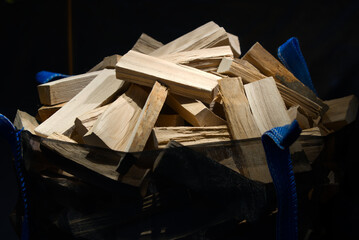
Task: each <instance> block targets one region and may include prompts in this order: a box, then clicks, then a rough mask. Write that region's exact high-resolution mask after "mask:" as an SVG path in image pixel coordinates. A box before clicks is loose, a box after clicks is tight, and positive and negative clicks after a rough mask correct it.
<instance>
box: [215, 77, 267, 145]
mask: <svg viewBox="0 0 359 240" xmlns="http://www.w3.org/2000/svg"><path fill="white" fill-rule="evenodd" d="M219 90H220V94H221V97H222V101H223V105H224V111H225V114H226V119H227V123H228V127H229V129H230V132H231V135H232V137H233V139H234V140H239V139H246V138H255V137H260V131H259V129H258V127H257V125H256V123H255V121H254V118H253V115H252V113H251V110H250V107H249V104H248V100H247V98H246V96H245V93H244V88H243V83H242V80H241V78H223V79H221V80H219Z"/></svg>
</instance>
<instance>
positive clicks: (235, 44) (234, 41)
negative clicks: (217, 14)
mask: <svg viewBox="0 0 359 240" xmlns="http://www.w3.org/2000/svg"><path fill="white" fill-rule="evenodd" d="M227 35H228V40H229V44H230V45H231V47H232V49H233V54H234V57H236V58H238V57H239V56H240V55H241V46H240V44H239V39H238V36H236V35H234V34H232V33H227Z"/></svg>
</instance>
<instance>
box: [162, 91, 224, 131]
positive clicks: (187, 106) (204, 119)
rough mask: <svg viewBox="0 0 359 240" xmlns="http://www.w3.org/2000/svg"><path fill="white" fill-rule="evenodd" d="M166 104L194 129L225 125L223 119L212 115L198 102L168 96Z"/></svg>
mask: <svg viewBox="0 0 359 240" xmlns="http://www.w3.org/2000/svg"><path fill="white" fill-rule="evenodd" d="M166 103H167V104H168V106H170V107H171V108H172V109H173V110H175V111H176V112H177V113H178V114H179V115H180V116H181V117H182V118H183V119H185V120H186V121H187V122H189V123H190V124H192V125H193V126H195V127H205V126H219V125H225V124H226V121H225V120H224V119H222V118H221V117H219V116H217V115H216V114H214V113H213V112H212V111H211V110H209V109H208V108H207V107H206V106H205V105H204V104H203V103H202V102H200V101H198V100H193V99H190V98H185V97H182V96H173V95H172V94H170V95H169V96H168V98H167V101H166Z"/></svg>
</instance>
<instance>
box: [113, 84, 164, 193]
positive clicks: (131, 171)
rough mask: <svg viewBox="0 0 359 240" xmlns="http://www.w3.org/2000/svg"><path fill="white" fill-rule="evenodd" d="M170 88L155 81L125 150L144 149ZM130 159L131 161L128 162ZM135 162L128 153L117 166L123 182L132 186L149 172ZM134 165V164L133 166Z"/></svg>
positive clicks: (141, 180) (139, 182)
mask: <svg viewBox="0 0 359 240" xmlns="http://www.w3.org/2000/svg"><path fill="white" fill-rule="evenodd" d="M167 94H168V88H167V87H166V86H164V85H161V84H160V83H159V82H155V84H154V85H153V88H152V90H151V92H150V94H149V96H148V98H147V100H146V103H145V104H144V106H143V109H142V111H141V114H140V116H139V117H138V120H137V122H135V125H134V127H133V128H132V132H131V135H130V136H129V138H128V141H127V145H126V148H125V152H140V151H143V149H144V148H145V145H146V143H147V140H148V138H149V137H150V135H151V131H152V129H153V127H154V126H155V123H156V121H157V118H158V115H159V114H160V111H161V109H162V107H163V104H164V103H165V101H166V97H167ZM128 160H129V162H130V163H129V162H128ZM132 164H133V159H132V158H131V157H128V155H126V156H125V157H123V158H121V159H120V162H119V164H118V166H117V171H118V172H119V173H120V178H121V180H122V182H123V183H127V184H130V185H132V186H136V187H137V186H140V185H141V184H142V182H143V180H144V178H145V176H146V175H147V173H148V170H146V169H141V168H139V167H137V166H135V165H132ZM131 165H132V166H131Z"/></svg>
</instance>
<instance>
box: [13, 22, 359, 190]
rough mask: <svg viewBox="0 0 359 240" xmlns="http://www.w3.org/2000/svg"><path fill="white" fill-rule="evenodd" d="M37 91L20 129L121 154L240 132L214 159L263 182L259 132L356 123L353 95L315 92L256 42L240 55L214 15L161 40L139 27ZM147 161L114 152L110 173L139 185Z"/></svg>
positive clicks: (314, 130) (316, 131)
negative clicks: (128, 40) (126, 46)
mask: <svg viewBox="0 0 359 240" xmlns="http://www.w3.org/2000/svg"><path fill="white" fill-rule="evenodd" d="M38 93H39V99H40V102H41V104H43V106H42V107H41V108H40V109H39V110H38V115H37V121H36V120H35V118H33V117H31V116H29V115H28V114H25V113H23V112H21V111H19V112H18V115H17V117H16V120H15V122H16V126H17V127H18V128H22V127H24V128H25V130H29V131H31V132H32V133H33V134H36V135H39V136H41V137H43V138H49V139H57V140H59V141H67V142H71V143H72V144H85V145H84V146H88V145H91V146H95V147H101V148H108V149H111V150H114V151H120V152H125V153H133V152H141V151H144V150H155V149H162V148H165V147H166V146H167V144H169V143H170V142H171V141H173V140H174V141H176V142H178V143H180V144H183V145H185V146H193V145H198V144H203V143H205V144H214V143H217V144H218V143H219V142H228V141H231V140H243V141H244V144H242V145H241V144H239V145H238V146H240V149H239V150H238V152H236V151H233V154H232V155H230V156H228V154H227V155H226V156H224V155H225V154H217V155H218V156H219V155H221V156H222V157H218V159H216V160H218V162H220V163H222V164H224V165H226V166H228V167H229V168H231V169H232V170H234V171H237V172H240V173H241V174H244V175H245V176H247V177H249V178H251V179H254V180H258V181H262V182H270V181H271V177H270V174H269V172H268V169H267V168H266V160H265V155H264V151H263V149H262V146H261V144H258V143H260V137H261V135H262V134H263V133H264V132H265V131H267V130H269V129H271V128H273V127H278V126H282V125H286V124H290V123H291V122H292V121H293V120H294V119H296V120H297V121H298V123H299V125H300V127H301V128H302V129H303V135H306V136H308V135H311V136H322V135H325V134H328V133H331V132H333V131H336V130H338V129H340V128H341V127H343V126H345V125H346V124H349V123H350V122H352V121H354V119H355V117H356V114H357V109H358V100H357V98H356V97H355V96H353V95H351V96H348V97H346V98H341V99H332V100H330V101H323V100H321V99H320V98H318V97H317V96H316V95H315V94H314V93H313V92H312V91H311V90H310V89H309V88H308V87H306V86H305V85H304V84H303V83H302V82H301V81H299V80H298V79H297V78H296V77H295V76H294V75H293V74H292V73H291V72H290V71H289V70H287V69H286V68H285V67H284V66H283V65H282V64H281V63H280V62H279V61H278V60H277V59H276V58H275V57H274V56H272V55H271V54H270V53H269V52H268V51H267V50H265V49H264V48H263V46H261V45H260V44H259V43H255V44H254V45H253V47H252V48H250V49H249V50H248V52H246V53H245V54H244V56H241V48H240V44H239V40H238V37H237V36H235V35H233V34H231V33H228V32H226V30H225V29H224V28H223V27H220V26H219V25H217V24H216V23H214V22H208V23H206V24H204V25H202V26H200V27H198V28H196V29H194V30H193V31H191V32H189V33H187V34H184V35H182V36H181V37H179V38H177V39H175V40H173V41H172V42H169V43H167V44H163V43H161V42H159V41H157V40H155V39H153V38H152V37H150V36H148V35H147V34H142V35H141V36H140V38H139V39H138V41H137V42H136V43H135V44H134V46H133V48H132V49H130V50H129V51H128V52H127V53H125V54H123V55H122V56H120V55H117V54H115V55H112V56H108V57H105V58H104V59H103V60H102V61H101V62H100V63H99V64H97V65H95V67H93V68H92V69H91V70H90V71H89V72H87V73H83V74H79V75H74V76H71V77H68V78H63V79H60V80H56V81H53V82H49V83H45V84H41V85H39V86H38ZM38 122H39V124H38ZM253 141H256V143H257V144H255V143H254V142H253ZM45 142H46V141H45ZM307 145H308V144H307ZM307 145H306V144H303V142H298V143H297V144H296V146H295V148H294V150H293V151H296V152H298V151H299V152H304V153H306V155H307V158H308V159H309V160H311V161H312V160H313V159H314V158H315V157H316V156H318V154H319V153H318V152H316V153H313V150H312V148H310V150H308V149H307ZM47 146H48V147H51V148H53V149H54V150H55V151H58V152H59V154H61V149H60V148H58V149H57V148H56V147H54V144H47ZM317 149H318V148H317ZM236 153H237V154H238V153H239V154H238V155H240V156H241V158H242V159H241V160H240V164H238V161H239V160H238V157H237V156H235V155H236ZM68 155H69V154H68V153H67V155H66V156H67V157H69V156H68ZM214 155H215V154H214ZM77 157H78V156H77ZM214 158H215V157H214ZM81 161H83V165H84V166H90V165H88V164H86V163H85V161H89V160H88V159H86V158H85V157H83V159H82V160H81ZM81 161H80V160H77V162H80V163H81ZM144 165H145V166H146V167H143V166H142V165H141V164H136V161H134V160H133V156H132V155H131V154H124V155H121V157H119V159H118V162H116V164H114V166H112V167H113V169H112V170H111V174H110V175H111V178H113V179H118V180H120V181H122V182H124V183H127V184H130V185H133V186H141V185H142V184H143V182H144V180H145V179H146V176H147V174H148V173H149V172H150V171H151V168H152V165H153V162H151V163H147V164H144ZM239 165H240V166H239ZM91 166H92V168H91V170H93V171H97V168H96V167H93V166H95V165H94V164H92V165H91ZM96 166H97V165H96ZM98 172H99V173H100V174H102V175H105V176H108V174H109V173H108V172H107V173H106V174H107V175H106V174H104V173H102V172H101V171H100V170H98Z"/></svg>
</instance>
